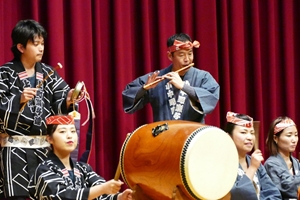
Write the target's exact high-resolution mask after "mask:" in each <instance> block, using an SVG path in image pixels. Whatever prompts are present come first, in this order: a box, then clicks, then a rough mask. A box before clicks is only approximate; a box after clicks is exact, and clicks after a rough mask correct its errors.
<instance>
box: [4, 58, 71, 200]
mask: <svg viewBox="0 0 300 200" xmlns="http://www.w3.org/2000/svg"><path fill="white" fill-rule="evenodd" d="M47 76H48V78H47V79H46V80H45V81H44V82H43V84H42V85H41V86H40V87H39V90H38V91H37V93H36V96H35V97H34V99H33V100H30V101H28V102H27V103H26V106H25V107H24V109H21V108H22V106H23V104H22V105H21V104H20V98H21V94H22V91H23V89H24V88H25V87H32V88H35V87H37V86H38V85H39V84H40V83H41V82H42V81H43V79H44V78H46V77H47ZM28 78H29V77H28V75H27V73H26V71H25V68H24V66H23V64H22V63H21V61H18V60H13V61H11V62H8V63H6V64H4V65H3V66H1V67H0V135H1V137H3V136H4V137H5V138H8V139H7V142H8V143H12V144H22V143H26V145H27V148H22V147H4V148H3V147H2V148H1V151H0V155H1V157H0V158H1V171H0V198H1V197H3V195H4V194H5V196H6V197H9V196H28V188H27V185H28V182H29V178H30V176H31V175H32V173H33V170H35V168H36V167H37V165H38V164H39V163H40V162H41V161H43V160H44V158H46V154H47V152H48V149H47V148H30V146H31V145H33V144H35V143H36V142H40V144H42V143H43V144H44V143H45V141H35V140H29V141H18V140H15V139H13V138H12V137H11V136H32V135H34V136H41V135H45V134H46V122H45V119H46V118H47V117H48V116H50V115H55V114H66V113H68V110H67V106H66V97H67V94H68V92H69V90H70V88H69V86H68V85H67V83H66V82H65V81H64V80H63V79H62V78H61V77H60V76H59V75H58V73H57V72H56V71H53V68H52V67H50V66H49V65H46V64H44V63H40V62H38V63H36V65H35V79H36V80H35V85H31V83H30V81H29V79H28Z"/></svg>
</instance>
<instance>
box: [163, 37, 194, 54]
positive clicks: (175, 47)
mask: <svg viewBox="0 0 300 200" xmlns="http://www.w3.org/2000/svg"><path fill="white" fill-rule="evenodd" d="M193 47H195V48H199V47H200V42H198V41H197V40H195V41H194V42H193V43H191V42H190V41H187V42H181V41H179V40H175V41H174V43H173V45H172V46H170V47H169V52H171V53H172V52H174V51H178V50H180V49H187V50H188V49H192V48H193Z"/></svg>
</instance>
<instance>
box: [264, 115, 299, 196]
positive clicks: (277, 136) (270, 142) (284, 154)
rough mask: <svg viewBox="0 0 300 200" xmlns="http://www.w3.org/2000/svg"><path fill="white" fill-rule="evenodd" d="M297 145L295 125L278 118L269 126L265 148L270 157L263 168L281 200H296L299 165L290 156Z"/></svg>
mask: <svg viewBox="0 0 300 200" xmlns="http://www.w3.org/2000/svg"><path fill="white" fill-rule="evenodd" d="M297 143H298V131H297V127H296V125H295V123H294V122H293V120H292V119H290V118H288V117H278V118H277V119H275V120H274V121H273V122H272V123H271V126H270V129H269V133H268V138H267V147H268V150H269V153H270V157H269V158H268V159H267V160H266V162H265V164H264V165H265V168H266V170H267V173H268V174H269V176H270V178H271V179H272V180H273V182H274V184H275V185H276V187H277V188H278V189H279V190H280V192H281V195H282V199H297V190H298V187H299V186H300V173H299V170H300V164H299V161H298V160H297V159H296V158H294V157H293V156H292V153H293V152H294V151H295V149H296V146H297Z"/></svg>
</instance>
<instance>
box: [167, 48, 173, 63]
mask: <svg viewBox="0 0 300 200" xmlns="http://www.w3.org/2000/svg"><path fill="white" fill-rule="evenodd" d="M167 56H168V58H169V60H170V61H172V62H173V55H172V53H171V52H170V51H168V52H167Z"/></svg>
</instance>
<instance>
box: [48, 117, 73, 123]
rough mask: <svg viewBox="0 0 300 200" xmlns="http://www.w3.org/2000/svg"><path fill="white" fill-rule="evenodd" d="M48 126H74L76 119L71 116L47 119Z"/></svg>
mask: <svg viewBox="0 0 300 200" xmlns="http://www.w3.org/2000/svg"><path fill="white" fill-rule="evenodd" d="M46 124H47V125H51V124H56V125H68V124H74V118H73V117H72V116H71V115H54V116H51V117H48V118H47V119H46Z"/></svg>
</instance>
